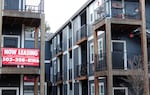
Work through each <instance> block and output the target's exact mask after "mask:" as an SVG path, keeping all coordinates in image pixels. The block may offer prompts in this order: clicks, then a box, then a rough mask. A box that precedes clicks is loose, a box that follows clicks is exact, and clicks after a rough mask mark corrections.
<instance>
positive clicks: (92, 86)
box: [90, 83, 95, 95]
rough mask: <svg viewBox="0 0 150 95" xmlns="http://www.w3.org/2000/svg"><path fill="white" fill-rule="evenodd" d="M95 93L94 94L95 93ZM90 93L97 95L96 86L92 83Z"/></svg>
mask: <svg viewBox="0 0 150 95" xmlns="http://www.w3.org/2000/svg"><path fill="white" fill-rule="evenodd" d="M93 91H94V92H93ZM90 92H91V95H95V85H94V83H92V84H91V85H90Z"/></svg>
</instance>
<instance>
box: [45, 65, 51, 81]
mask: <svg viewBox="0 0 150 95" xmlns="http://www.w3.org/2000/svg"><path fill="white" fill-rule="evenodd" d="M45 81H50V63H46V64H45Z"/></svg>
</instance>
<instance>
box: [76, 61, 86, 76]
mask: <svg viewBox="0 0 150 95" xmlns="http://www.w3.org/2000/svg"><path fill="white" fill-rule="evenodd" d="M86 75H87V64H81V65H77V76H78V77H81V76H86Z"/></svg>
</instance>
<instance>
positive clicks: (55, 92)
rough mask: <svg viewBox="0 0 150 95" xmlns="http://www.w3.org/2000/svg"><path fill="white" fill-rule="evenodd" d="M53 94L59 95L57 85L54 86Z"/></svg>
mask: <svg viewBox="0 0 150 95" xmlns="http://www.w3.org/2000/svg"><path fill="white" fill-rule="evenodd" d="M51 95H57V86H52V93H51Z"/></svg>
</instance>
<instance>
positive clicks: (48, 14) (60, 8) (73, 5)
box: [45, 0, 87, 32]
mask: <svg viewBox="0 0 150 95" xmlns="http://www.w3.org/2000/svg"><path fill="white" fill-rule="evenodd" d="M86 1H87V0H45V19H46V21H47V22H48V23H49V26H50V27H51V31H50V32H56V30H57V29H58V28H60V27H61V26H62V25H63V24H64V23H65V22H66V21H67V20H68V19H69V18H70V17H71V16H72V15H73V14H74V13H75V12H76V11H77V10H78V9H79V8H80V7H81V6H82V5H83V4H84V3H85V2H86Z"/></svg>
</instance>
